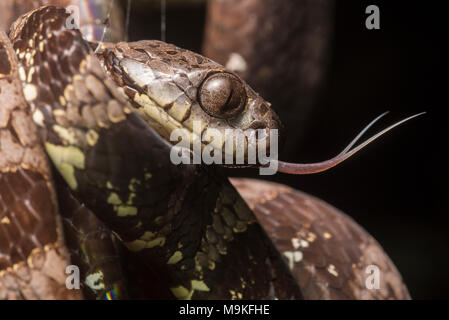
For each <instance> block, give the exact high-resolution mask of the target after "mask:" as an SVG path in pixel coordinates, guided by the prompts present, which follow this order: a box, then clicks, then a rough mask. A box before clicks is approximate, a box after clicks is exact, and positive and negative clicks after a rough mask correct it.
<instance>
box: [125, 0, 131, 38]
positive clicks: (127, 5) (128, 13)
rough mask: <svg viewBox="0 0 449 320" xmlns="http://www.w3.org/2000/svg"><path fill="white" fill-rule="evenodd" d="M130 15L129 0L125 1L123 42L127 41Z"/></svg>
mask: <svg viewBox="0 0 449 320" xmlns="http://www.w3.org/2000/svg"><path fill="white" fill-rule="evenodd" d="M130 16H131V0H128V1H127V3H126V20H125V42H128V33H129V18H130Z"/></svg>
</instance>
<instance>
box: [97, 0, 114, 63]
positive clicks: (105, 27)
mask: <svg viewBox="0 0 449 320" xmlns="http://www.w3.org/2000/svg"><path fill="white" fill-rule="evenodd" d="M113 3H114V0H111V1H110V2H109V9H108V15H107V16H106V19H105V20H104V21H105V24H104V28H103V34H102V35H101V39H100V41H99V42H98V45H97V47H96V48H95V51H94V54H95V53H97V51H98V49H100V47H101V45H102V43H103V42H104V38H105V36H106V32H107V29H108V27H109V26H108V25H109V24H110V22H109V21H110V18H111V12H112V5H113Z"/></svg>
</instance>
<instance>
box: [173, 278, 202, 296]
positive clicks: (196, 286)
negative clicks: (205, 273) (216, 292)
mask: <svg viewBox="0 0 449 320" xmlns="http://www.w3.org/2000/svg"><path fill="white" fill-rule="evenodd" d="M190 285H191V289H190V290H189V289H187V288H186V287H184V286H177V287H173V288H170V291H171V292H172V293H173V295H174V296H175V297H176V298H177V299H179V300H190V299H192V296H193V294H194V293H195V290H196V291H210V289H209V287H208V286H207V285H206V283H204V281H203V280H191V281H190Z"/></svg>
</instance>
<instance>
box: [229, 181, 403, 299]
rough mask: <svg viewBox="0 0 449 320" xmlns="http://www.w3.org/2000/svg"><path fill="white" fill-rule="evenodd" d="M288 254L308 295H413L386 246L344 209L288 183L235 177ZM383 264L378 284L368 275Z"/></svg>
mask: <svg viewBox="0 0 449 320" xmlns="http://www.w3.org/2000/svg"><path fill="white" fill-rule="evenodd" d="M231 181H232V183H233V184H234V186H235V187H236V188H237V190H238V191H239V193H240V194H241V195H242V196H243V198H244V199H245V201H246V202H247V203H248V205H249V206H250V208H251V209H252V210H253V211H254V213H255V214H256V216H257V218H258V219H259V221H260V223H261V224H262V226H263V227H264V229H265V230H266V231H267V233H268V234H269V236H270V238H271V239H272V240H273V241H274V243H275V245H276V247H277V249H278V250H279V251H280V252H281V253H282V254H283V255H284V258H285V259H286V261H287V262H288V263H289V266H290V268H291V269H292V271H293V274H294V276H295V278H296V280H297V281H298V283H299V285H300V287H301V291H302V292H303V294H304V298H305V299H362V300H371V299H373V300H377V299H380V300H384V299H399V300H403V299H410V294H409V293H408V290H407V288H406V286H405V285H404V284H403V282H402V278H401V275H400V274H399V272H398V270H397V269H396V267H395V266H394V264H393V262H392V261H391V260H390V259H389V258H388V256H387V254H386V253H385V252H384V251H383V249H382V247H381V246H380V245H379V243H377V241H376V240H375V239H374V238H373V237H372V236H370V235H369V234H368V233H367V232H366V231H365V230H363V228H361V227H360V226H359V225H358V224H357V223H355V222H354V220H352V219H351V218H350V217H348V216H347V215H346V214H344V213H343V212H341V211H339V210H337V209H336V208H334V207H332V206H330V205H329V204H327V203H325V202H324V201H322V200H320V199H317V198H315V197H312V196H310V195H308V194H305V193H303V192H301V191H298V190H295V189H292V188H289V187H287V186H284V185H280V184H276V183H271V182H266V181H260V180H252V179H231ZM369 266H376V267H378V268H379V276H380V278H379V279H380V281H379V284H380V286H379V288H378V289H368V288H367V287H366V280H367V278H368V276H370V275H371V274H372V270H368V271H369V272H368V273H367V272H366V270H367V268H368V267H369Z"/></svg>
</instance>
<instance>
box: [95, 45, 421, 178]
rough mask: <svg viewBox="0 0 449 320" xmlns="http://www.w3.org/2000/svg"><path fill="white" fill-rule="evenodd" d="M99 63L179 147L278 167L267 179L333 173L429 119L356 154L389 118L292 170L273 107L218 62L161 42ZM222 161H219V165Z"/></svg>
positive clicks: (231, 161) (107, 53)
mask: <svg viewBox="0 0 449 320" xmlns="http://www.w3.org/2000/svg"><path fill="white" fill-rule="evenodd" d="M99 58H100V60H101V61H102V63H103V65H104V67H105V69H106V70H107V71H108V72H109V74H110V75H111V76H112V77H113V78H114V80H115V81H116V82H117V83H118V84H119V85H120V87H122V88H123V92H124V94H125V95H126V96H127V97H128V98H129V100H130V101H131V102H132V104H133V105H134V106H135V107H136V110H137V111H138V112H140V113H141V115H142V116H143V117H144V118H145V119H146V120H147V122H148V123H149V124H150V125H151V126H152V127H153V128H154V129H156V131H158V132H159V134H161V135H162V136H163V137H164V138H166V139H167V140H170V142H172V143H173V142H179V140H180V139H181V142H184V143H182V147H184V148H186V149H187V150H189V151H193V153H192V152H191V154H195V153H196V154H198V153H200V154H202V155H203V160H204V154H205V152H204V151H205V150H206V151H207V152H209V154H212V153H213V156H212V157H211V158H212V161H210V162H209V163H223V162H224V163H225V165H227V166H258V167H270V171H269V173H267V174H273V173H274V172H276V171H280V172H284V173H289V174H311V173H317V172H321V171H325V170H328V169H329V168H332V167H334V166H336V165H337V164H339V163H341V162H343V161H344V160H346V159H348V158H349V157H351V156H352V155H354V154H355V153H357V152H358V151H359V150H361V149H363V148H364V147H365V146H367V145H368V144H370V143H371V142H372V141H374V140H376V139H377V138H379V137H380V136H382V135H383V134H385V133H386V132H388V131H390V130H391V129H393V128H394V127H396V126H398V125H400V124H402V123H404V122H406V121H408V120H410V119H412V118H414V117H416V116H418V115H421V114H422V113H420V114H417V115H414V116H411V117H408V118H406V119H404V120H402V121H399V122H397V123H395V124H393V125H391V126H389V127H388V128H386V129H384V130H382V131H381V132H379V133H377V134H375V135H374V136H372V137H371V138H369V139H367V140H366V141H364V142H363V143H361V144H359V145H358V146H356V147H354V148H352V147H353V146H354V145H355V143H356V142H357V141H358V140H359V139H360V137H361V136H362V135H363V134H364V133H365V132H366V131H367V130H368V128H369V127H370V126H372V124H374V122H376V121H377V120H378V119H380V118H381V117H382V116H383V115H381V116H379V117H378V118H376V119H375V120H374V121H372V122H371V123H370V124H369V125H368V126H367V127H365V129H363V130H362V132H361V133H360V134H359V135H358V136H357V137H356V138H355V139H354V140H353V141H352V142H351V143H350V144H349V145H348V146H347V147H346V148H345V149H344V150H343V151H342V152H341V153H340V154H338V155H337V156H335V157H333V158H331V159H329V160H326V161H322V162H317V163H305V164H302V163H288V162H283V161H278V160H277V143H278V141H277V138H278V131H277V130H278V129H280V128H281V123H280V121H279V118H278V117H277V115H276V114H275V113H274V112H273V110H272V109H271V108H270V104H269V103H268V102H266V101H264V100H263V99H262V98H261V97H260V96H259V95H258V94H257V93H256V92H255V91H254V90H252V89H251V88H250V86H249V85H247V84H246V83H245V82H244V81H243V80H242V79H241V78H240V77H239V76H238V75H236V74H234V73H232V72H230V71H228V70H226V68H224V67H223V66H221V65H219V64H218V63H216V62H214V61H212V60H210V59H208V58H206V57H203V56H201V55H199V54H196V53H193V52H191V51H188V50H185V49H181V48H178V47H176V46H174V45H171V44H167V43H165V42H161V41H139V42H134V43H118V44H117V45H104V46H103V47H102V49H101V50H100V52H99ZM251 129H258V130H257V131H254V130H251ZM238 130H241V131H242V132H244V133H243V134H242V133H241V132H240V131H238ZM236 131H237V134H236ZM248 131H249V134H247V133H248ZM229 132H230V133H231V134H229ZM254 132H256V133H257V134H258V135H257V134H256V135H254V134H253V133H254ZM251 134H253V135H251ZM212 136H213V138H211V137H212ZM217 136H220V137H221V138H220V139H218V138H216V137H217ZM185 137H187V139H185ZM272 138H274V139H272ZM185 141H187V143H185ZM274 142H275V143H274ZM173 144H175V143H173ZM177 145H179V143H178V144H177ZM195 146H199V147H197V148H195ZM272 147H273V148H272ZM207 148H209V149H207ZM210 149H213V151H212V152H210ZM262 149H263V151H262V152H259V150H262ZM215 150H219V153H216V152H215ZM267 150H269V154H267V153H266V152H267ZM273 150H274V152H272V151H273ZM207 152H206V154H207ZM215 155H219V157H218V159H217V158H216V157H215ZM251 155H252V156H251ZM261 155H262V158H261V157H260V156H261ZM217 160H218V161H217ZM222 160H224V161H222ZM262 160H263V161H262ZM220 161H221V162H220ZM203 162H204V163H206V164H209V163H208V162H207V161H203ZM194 163H201V161H199V162H195V158H194ZM272 168H274V170H272Z"/></svg>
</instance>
